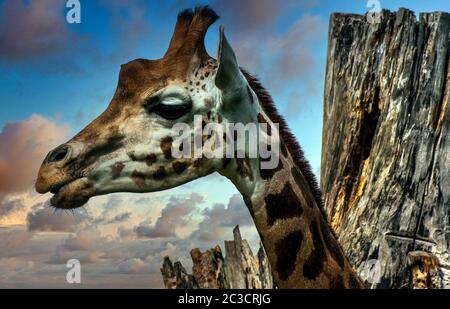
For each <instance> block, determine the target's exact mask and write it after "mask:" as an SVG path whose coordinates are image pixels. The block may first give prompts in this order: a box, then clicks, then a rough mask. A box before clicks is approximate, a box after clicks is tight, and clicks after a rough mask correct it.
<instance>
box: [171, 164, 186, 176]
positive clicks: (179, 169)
mask: <svg viewBox="0 0 450 309" xmlns="http://www.w3.org/2000/svg"><path fill="white" fill-rule="evenodd" d="M187 167H188V164H187V163H186V162H182V161H175V162H173V163H172V168H173V170H174V171H175V173H177V174H181V173H183V172H184V171H185V170H186V168H187Z"/></svg>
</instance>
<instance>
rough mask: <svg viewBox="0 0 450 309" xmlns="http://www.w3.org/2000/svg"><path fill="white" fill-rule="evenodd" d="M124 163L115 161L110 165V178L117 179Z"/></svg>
mask: <svg viewBox="0 0 450 309" xmlns="http://www.w3.org/2000/svg"><path fill="white" fill-rule="evenodd" d="M124 167H125V165H124V164H123V163H122V162H116V163H114V165H113V166H111V176H112V179H117V178H119V176H120V173H122V170H123V168H124Z"/></svg>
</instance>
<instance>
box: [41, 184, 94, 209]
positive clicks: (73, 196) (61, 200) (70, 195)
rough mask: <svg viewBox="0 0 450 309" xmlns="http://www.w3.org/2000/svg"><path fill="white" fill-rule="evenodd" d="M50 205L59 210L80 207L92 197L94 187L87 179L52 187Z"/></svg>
mask: <svg viewBox="0 0 450 309" xmlns="http://www.w3.org/2000/svg"><path fill="white" fill-rule="evenodd" d="M52 191H53V192H52V193H54V195H53V197H52V198H51V200H50V204H51V205H52V206H54V207H56V208H59V209H74V208H79V207H82V206H83V205H84V204H86V203H87V201H88V200H89V199H90V198H91V197H92V196H94V186H93V184H92V183H90V182H89V181H88V179H87V178H79V179H76V180H73V181H70V182H68V183H66V184H63V185H60V186H58V187H54V189H53V190H52Z"/></svg>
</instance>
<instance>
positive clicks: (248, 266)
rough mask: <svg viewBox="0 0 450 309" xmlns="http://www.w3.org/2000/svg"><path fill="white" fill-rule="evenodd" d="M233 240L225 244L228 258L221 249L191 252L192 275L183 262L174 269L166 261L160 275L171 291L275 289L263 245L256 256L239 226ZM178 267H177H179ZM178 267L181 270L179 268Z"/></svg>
mask: <svg viewBox="0 0 450 309" xmlns="http://www.w3.org/2000/svg"><path fill="white" fill-rule="evenodd" d="M233 235H234V240H231V241H225V254H226V255H225V258H224V257H223V255H222V250H221V249H220V247H219V246H216V247H215V248H213V249H210V250H207V251H205V252H201V251H200V250H199V249H197V248H196V249H193V250H192V251H191V257H192V263H193V266H192V275H188V274H187V273H186V271H185V270H184V267H183V266H182V265H181V263H180V262H176V263H175V264H174V265H175V267H174V266H172V262H171V261H170V259H169V257H165V258H164V263H163V267H162V268H161V274H162V276H163V280H164V285H165V287H166V288H168V289H192V288H200V289H272V288H274V283H273V277H272V271H271V269H270V265H269V261H268V260H267V256H266V253H265V251H264V249H263V248H262V246H261V247H260V249H259V251H258V254H257V255H256V256H254V255H253V253H252V250H251V249H250V246H249V245H248V242H247V241H246V240H245V239H244V240H243V239H242V238H241V233H240V231H239V227H238V226H236V227H235V228H234V229H233ZM177 265H178V266H177ZM177 267H178V268H177Z"/></svg>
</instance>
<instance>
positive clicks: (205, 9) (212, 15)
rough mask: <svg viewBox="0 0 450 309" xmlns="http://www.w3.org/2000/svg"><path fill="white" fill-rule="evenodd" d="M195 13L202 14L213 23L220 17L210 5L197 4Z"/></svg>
mask: <svg viewBox="0 0 450 309" xmlns="http://www.w3.org/2000/svg"><path fill="white" fill-rule="evenodd" d="M194 15H200V16H201V17H202V18H207V19H209V20H210V23H211V24H213V23H215V22H216V21H217V20H218V19H219V18H220V17H219V15H217V13H216V12H215V11H214V10H213V9H212V8H211V7H210V6H209V5H202V6H197V7H196V8H195V11H194Z"/></svg>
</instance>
